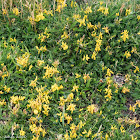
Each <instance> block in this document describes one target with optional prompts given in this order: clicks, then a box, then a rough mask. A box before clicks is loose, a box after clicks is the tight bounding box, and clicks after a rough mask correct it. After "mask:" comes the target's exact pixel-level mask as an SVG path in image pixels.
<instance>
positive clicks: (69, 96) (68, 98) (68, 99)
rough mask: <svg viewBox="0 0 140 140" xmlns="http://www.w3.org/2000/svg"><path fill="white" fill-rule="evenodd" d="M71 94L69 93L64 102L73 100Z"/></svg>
mask: <svg viewBox="0 0 140 140" xmlns="http://www.w3.org/2000/svg"><path fill="white" fill-rule="evenodd" d="M73 96H74V95H73V93H70V94H69V95H68V97H67V99H66V102H70V101H71V100H72V99H73Z"/></svg>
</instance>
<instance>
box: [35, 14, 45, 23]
mask: <svg viewBox="0 0 140 140" xmlns="http://www.w3.org/2000/svg"><path fill="white" fill-rule="evenodd" d="M44 18H45V17H44V16H43V13H42V12H41V13H39V14H38V15H36V18H35V21H36V22H39V21H40V20H43V19H44Z"/></svg>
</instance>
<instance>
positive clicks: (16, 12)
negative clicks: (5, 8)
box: [13, 8, 20, 16]
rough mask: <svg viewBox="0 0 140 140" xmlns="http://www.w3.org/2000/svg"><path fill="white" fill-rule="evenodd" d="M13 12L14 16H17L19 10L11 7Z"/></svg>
mask: <svg viewBox="0 0 140 140" xmlns="http://www.w3.org/2000/svg"><path fill="white" fill-rule="evenodd" d="M13 13H14V14H15V15H16V16H18V14H19V13H20V12H19V10H18V8H14V9H13Z"/></svg>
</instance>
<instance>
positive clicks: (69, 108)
mask: <svg viewBox="0 0 140 140" xmlns="http://www.w3.org/2000/svg"><path fill="white" fill-rule="evenodd" d="M75 106H76V105H75V104H72V103H71V104H70V105H69V106H68V108H67V110H70V111H71V113H73V111H74V110H75Z"/></svg>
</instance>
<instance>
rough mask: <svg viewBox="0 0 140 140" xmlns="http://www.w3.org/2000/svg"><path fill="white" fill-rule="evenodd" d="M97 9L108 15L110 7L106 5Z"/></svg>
mask: <svg viewBox="0 0 140 140" xmlns="http://www.w3.org/2000/svg"><path fill="white" fill-rule="evenodd" d="M97 11H100V12H102V13H104V15H106V16H107V14H109V11H108V8H107V7H104V6H100V7H99V9H98V10H97Z"/></svg>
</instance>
